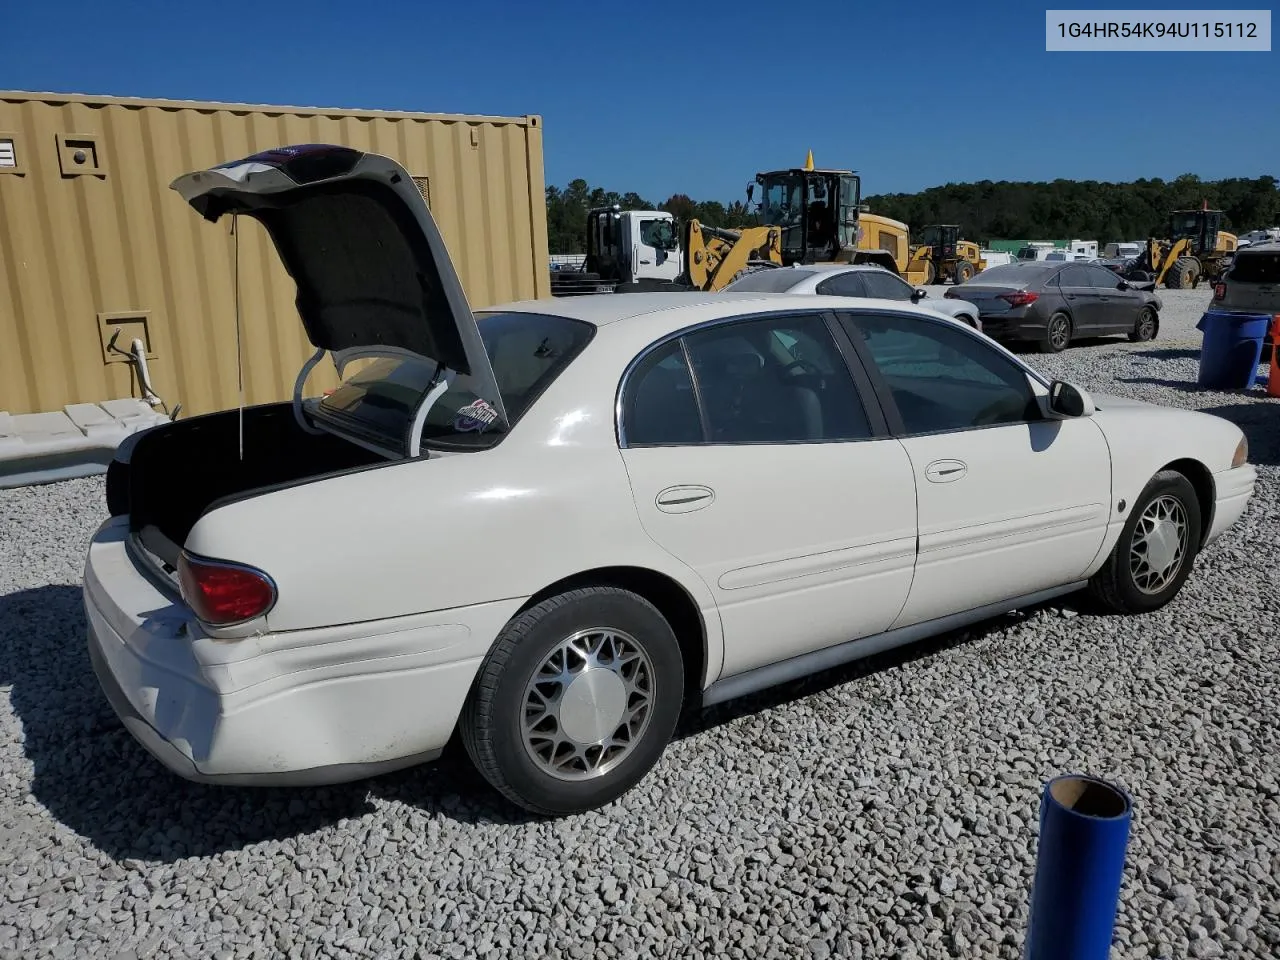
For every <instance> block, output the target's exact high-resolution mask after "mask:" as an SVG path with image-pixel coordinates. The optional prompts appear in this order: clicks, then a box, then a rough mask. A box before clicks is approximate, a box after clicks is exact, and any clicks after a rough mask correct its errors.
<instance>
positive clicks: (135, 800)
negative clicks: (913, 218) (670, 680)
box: [0, 291, 1280, 960]
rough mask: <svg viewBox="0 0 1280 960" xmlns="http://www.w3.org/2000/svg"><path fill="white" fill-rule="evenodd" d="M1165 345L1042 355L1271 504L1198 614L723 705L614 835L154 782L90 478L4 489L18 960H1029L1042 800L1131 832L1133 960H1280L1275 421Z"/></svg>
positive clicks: (1069, 620)
mask: <svg viewBox="0 0 1280 960" xmlns="http://www.w3.org/2000/svg"><path fill="white" fill-rule="evenodd" d="M1206 297H1207V293H1206V292H1205V291H1193V292H1179V293H1169V294H1166V295H1165V299H1166V310H1165V315H1164V319H1163V329H1162V332H1161V336H1160V338H1159V339H1158V340H1157V341H1156V342H1155V343H1153V344H1146V345H1133V344H1129V343H1128V342H1127V341H1124V340H1123V339H1121V340H1110V341H1105V342H1098V343H1091V344H1085V345H1082V346H1079V347H1076V348H1073V349H1071V350H1069V351H1068V352H1067V353H1066V354H1063V355H1060V356H1055V357H1050V358H1035V360H1036V362H1037V363H1039V364H1040V365H1041V366H1042V367H1043V368H1044V369H1046V370H1047V371H1049V372H1052V373H1053V374H1056V375H1060V376H1064V377H1070V378H1072V379H1074V380H1076V381H1078V382H1080V383H1082V384H1083V385H1084V386H1086V387H1087V388H1090V389H1095V390H1098V391H1103V390H1106V391H1112V392H1116V393H1121V394H1125V395H1128V396H1132V397H1137V398H1143V399H1153V400H1156V401H1159V402H1162V403H1166V404H1172V405H1177V406H1184V407H1196V408H1201V409H1206V410H1210V411H1212V412H1215V413H1219V414H1221V415H1224V416H1227V417H1229V418H1231V419H1233V420H1235V421H1236V422H1237V423H1240V424H1241V425H1242V426H1243V427H1244V428H1245V429H1246V430H1247V431H1248V433H1249V437H1250V443H1251V450H1252V459H1253V460H1254V462H1255V463H1258V464H1259V465H1260V469H1261V474H1262V475H1261V480H1260V484H1259V488H1258V493H1257V496H1256V499H1255V501H1254V502H1253V505H1252V506H1251V508H1250V510H1249V512H1248V514H1247V515H1246V517H1245V518H1244V520H1243V521H1242V522H1241V523H1240V524H1239V525H1238V526H1237V527H1236V528H1235V529H1234V530H1233V531H1232V532H1231V533H1230V534H1229V535H1227V536H1226V537H1225V538H1224V539H1223V540H1222V541H1220V542H1219V543H1217V544H1215V545H1214V546H1213V547H1211V548H1210V549H1209V550H1208V551H1207V552H1206V553H1205V554H1204V555H1203V556H1202V558H1201V560H1200V561H1199V563H1198V566H1197V570H1196V573H1195V574H1194V575H1193V577H1192V579H1191V580H1190V582H1189V583H1188V585H1187V587H1186V589H1185V590H1184V591H1183V593H1182V594H1181V596H1180V597H1179V599H1178V600H1177V601H1175V602H1174V603H1173V604H1171V605H1170V606H1169V607H1167V608H1165V609H1164V610H1162V611H1160V612H1158V613H1155V614H1152V615H1149V616H1146V617H1140V618H1124V619H1122V618H1116V617H1104V616H1093V615H1088V614H1085V613H1080V612H1078V611H1076V610H1075V609H1073V608H1071V607H1069V606H1068V607H1061V606H1054V607H1049V608H1043V609H1039V610H1035V611H1031V612H1028V613H1023V614H1019V615H1011V616H1009V617H1005V618H1002V619H999V620H997V621H993V622H990V623H987V624H984V625H982V626H980V627H978V628H976V629H971V630H969V631H966V632H964V633H963V634H960V635H953V636H950V637H947V638H943V639H941V640H938V641H934V642H930V643H927V644H924V645H921V646H917V647H915V648H912V649H911V650H910V651H909V652H907V653H905V654H899V655H897V656H893V657H884V658H879V659H877V660H875V661H873V662H870V663H864V664H861V665H857V666H854V667H850V668H847V669H844V670H841V671H839V672H837V673H834V674H832V675H828V676H824V677H821V678H811V679H810V680H807V681H805V682H802V683H798V684H791V685H788V686H786V687H784V688H782V689H780V690H775V691H771V692H769V693H768V694H766V695H761V696H757V697H754V698H750V699H748V700H746V701H743V702H739V703H733V704H725V705H722V706H721V707H718V708H716V709H714V710H713V711H710V712H709V713H707V714H706V715H705V716H704V717H702V718H701V719H700V720H699V721H698V722H696V723H695V724H694V725H693V726H692V727H691V728H690V729H688V730H685V731H684V732H683V733H682V736H681V738H680V739H678V740H677V742H676V743H675V744H673V745H672V747H671V748H670V749H669V750H668V752H667V754H666V756H665V758H664V760H663V761H662V762H661V764H660V765H659V767H658V768H657V770H656V771H655V772H654V774H653V775H651V776H650V777H649V778H648V779H647V780H646V781H645V782H644V783H643V784H642V785H641V786H640V787H639V788H638V789H637V790H635V791H634V792H633V793H631V794H630V795H629V796H627V797H626V798H624V799H623V800H622V801H620V802H619V803H618V804H616V805H614V806H613V807H611V808H610V809H608V810H605V811H603V812H599V813H596V814H593V815H588V816H582V817H578V818H574V819H570V820H564V821H559V822H542V821H531V820H527V819H525V818H523V817H521V816H520V815H519V814H517V813H514V812H513V811H512V810H511V809H510V808H508V807H506V806H504V805H503V804H501V803H500V802H498V801H496V800H495V799H494V798H493V796H492V795H491V794H490V793H489V792H488V791H487V790H485V789H483V788H481V787H480V786H479V784H478V783H477V780H476V778H475V776H474V775H472V774H470V773H469V772H468V771H467V769H466V767H465V766H463V765H462V764H459V763H457V762H444V763H442V764H438V765H435V766H432V767H426V768H421V769H417V770H412V771H406V772H404V773H400V774H394V775H391V776H388V777H384V778H381V779H378V780H374V781H368V782H365V783H360V784H352V785H348V786H341V787H331V788H325V789H313V790H265V791H247V790H237V789H229V788H209V787H200V786H195V785H192V784H187V783H184V782H182V781H179V780H177V779H175V778H173V777H171V776H169V775H168V774H166V773H165V772H164V771H163V770H162V769H161V768H160V767H159V765H158V764H157V763H155V762H154V761H152V760H151V759H150V758H149V757H148V756H147V755H146V754H145V753H144V752H143V751H142V749H141V748H140V747H138V746H136V745H135V743H134V742H133V740H132V739H131V738H130V737H129V735H128V734H127V733H125V731H124V730H123V729H122V728H121V726H120V724H119V723H118V722H117V721H116V719H115V717H114V716H113V715H112V714H111V712H110V710H109V708H108V707H107V705H106V703H105V701H104V700H103V698H102V696H101V695H100V693H99V691H98V688H97V686H96V684H95V681H94V679H93V677H92V674H91V672H90V668H89V665H88V663H87V659H86V656H85V654H84V643H83V634H84V630H85V624H84V616H83V613H82V611H81V607H80V599H79V591H78V586H77V585H78V582H79V576H80V564H81V556H82V551H83V548H84V545H85V542H86V540H87V538H88V537H89V535H90V533H91V530H92V529H93V527H94V526H95V525H96V524H97V523H98V522H99V520H100V519H101V518H102V517H103V515H104V512H103V507H102V484H101V482H100V481H99V480H97V479H90V480H79V481H72V482H67V483H61V484H57V485H52V486H47V487H40V488H28V489H22V490H15V491H0V638H2V642H0V872H2V873H3V874H4V875H5V876H6V877H7V880H6V881H5V883H4V886H3V894H2V895H0V956H2V957H23V958H27V957H45V956H53V957H71V956H83V955H93V956H106V957H110V956H113V955H116V953H117V952H120V954H119V955H120V956H125V957H131V958H133V957H137V958H142V957H149V956H166V957H167V956H191V957H210V956H212V957H250V956H253V957H266V956H290V957H316V956H324V957H401V956H403V957H412V956H424V957H425V956H440V957H499V956H508V955H510V956H567V957H574V958H578V957H589V956H590V957H615V956H616V957H628V956H641V957H675V956H679V957H690V956H704V955H706V956H711V955H716V956H727V957H744V958H745V957H752V958H754V957H773V956H796V957H804V958H823V957H828V956H841V957H855V958H856V957H865V958H890V957H897V958H908V957H918V958H927V957H964V958H973V957H1007V958H1011V960H1012V958H1016V957H1018V955H1019V953H1018V951H1019V946H1020V944H1021V942H1022V934H1023V929H1024V927H1025V923H1026V915H1027V898H1028V890H1029V885H1030V880H1031V876H1032V871H1033V866H1034V849H1035V837H1036V817H1037V810H1038V804H1039V790H1040V787H1041V784H1042V783H1043V781H1044V780H1045V779H1047V778H1048V777H1051V776H1053V775H1055V774H1058V773H1062V772H1066V771H1077V770H1083V771H1088V772H1092V773H1095V774H1098V775H1101V776H1105V777H1108V778H1113V779H1115V780H1117V781H1119V782H1121V783H1123V784H1124V785H1126V786H1127V787H1128V788H1129V789H1130V790H1131V791H1132V793H1133V796H1134V800H1135V816H1134V823H1133V831H1132V837H1131V843H1130V851H1129V858H1128V868H1127V872H1126V877H1125V884H1124V890H1123V899H1122V904H1121V907H1120V912H1119V919H1118V926H1117V931H1116V948H1115V950H1114V954H1113V955H1114V956H1115V957H1126V958H1127V957H1186V956H1191V957H1197V958H1201V957H1216V956H1230V957H1275V956H1277V955H1280V840H1278V839H1277V836H1278V834H1280V832H1278V830H1277V828H1278V827H1280V782H1278V780H1277V776H1278V774H1277V760H1276V756H1277V755H1276V752H1275V747H1274V742H1275V731H1276V728H1277V724H1280V657H1277V652H1278V651H1277V647H1278V646H1280V635H1278V633H1277V631H1275V630H1274V628H1273V626H1272V625H1273V624H1274V617H1275V608H1276V593H1277V586H1278V585H1280V584H1278V582H1277V576H1276V573H1275V571H1276V570H1277V568H1280V529H1278V523H1277V509H1278V507H1280V483H1278V482H1277V481H1278V479H1280V466H1278V465H1280V419H1277V415H1276V407H1275V404H1276V401H1267V400H1265V399H1261V391H1260V390H1255V391H1253V393H1252V395H1249V396H1243V395H1239V394H1235V395H1216V394H1205V393H1201V392H1198V391H1196V390H1195V388H1194V383H1195V376H1196V365H1197V360H1196V349H1197V346H1198V339H1199V336H1198V334H1197V333H1196V332H1195V330H1194V324H1195V321H1196V319H1197V318H1198V317H1199V315H1200V313H1201V311H1202V310H1203V308H1204V305H1205V301H1206Z"/></svg>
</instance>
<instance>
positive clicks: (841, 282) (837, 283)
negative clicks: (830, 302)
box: [818, 270, 867, 297]
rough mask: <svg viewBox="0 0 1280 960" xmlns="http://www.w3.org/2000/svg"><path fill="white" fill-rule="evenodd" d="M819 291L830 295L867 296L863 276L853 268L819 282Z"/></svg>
mask: <svg viewBox="0 0 1280 960" xmlns="http://www.w3.org/2000/svg"><path fill="white" fill-rule="evenodd" d="M818 293H820V294H823V295H824V296H830V297H865V296H866V295H867V294H866V292H865V291H864V289H863V287H862V278H861V277H860V276H858V274H857V273H855V272H853V271H852V270H850V271H848V272H846V273H837V274H836V275H835V276H834V277H828V278H827V279H826V280H823V281H822V282H821V283H820V284H818Z"/></svg>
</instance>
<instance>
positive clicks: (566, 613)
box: [460, 587, 684, 816]
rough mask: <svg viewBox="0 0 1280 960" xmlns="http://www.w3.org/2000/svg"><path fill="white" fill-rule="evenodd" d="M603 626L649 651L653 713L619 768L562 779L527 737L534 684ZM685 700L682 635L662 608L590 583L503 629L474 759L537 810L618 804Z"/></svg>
mask: <svg viewBox="0 0 1280 960" xmlns="http://www.w3.org/2000/svg"><path fill="white" fill-rule="evenodd" d="M594 628H603V629H610V630H617V631H621V632H623V633H625V634H628V635H629V637H630V638H632V639H634V640H635V642H636V643H637V644H638V645H639V647H640V648H641V649H642V650H643V652H644V654H645V655H646V656H647V657H648V661H649V665H650V666H651V667H652V687H651V689H652V690H653V696H652V699H651V704H650V713H649V718H648V722H647V724H646V725H645V726H644V728H643V730H642V731H641V732H640V733H639V739H638V740H637V741H635V743H634V744H633V745H632V746H631V747H630V749H629V751H628V752H626V753H624V754H623V755H622V757H621V758H620V760H618V761H617V765H616V766H614V767H613V768H612V769H610V770H608V771H607V772H605V773H603V774H598V775H595V776H593V777H591V778H590V779H576V780H566V779H560V778H559V777H557V776H555V775H554V774H552V773H550V772H548V771H546V770H544V769H543V768H542V767H541V766H539V764H538V763H537V762H535V760H534V758H533V756H532V754H531V751H530V750H529V749H528V748H526V746H525V740H524V736H525V735H524V730H523V720H524V715H525V701H526V697H527V696H528V694H527V692H526V688H527V687H528V685H529V683H530V681H531V680H532V678H533V676H534V673H535V671H537V670H539V669H540V668H541V666H542V664H543V662H544V660H546V659H547V657H548V656H550V655H551V654H552V652H553V651H554V650H555V649H556V647H557V646H558V645H559V644H560V643H562V642H563V641H565V640H566V639H568V638H570V637H572V636H573V635H574V634H575V633H578V632H580V631H586V630H591V629H594ZM683 700H684V661H683V658H682V656H681V653H680V644H679V642H678V641H677V639H676V635H675V633H674V632H673V631H672V629H671V625H670V624H669V623H667V621H666V619H665V618H664V617H663V616H662V614H661V613H659V612H658V610H657V608H656V607H654V606H653V604H651V603H649V602H648V601H647V600H645V599H644V598H643V597H640V596H638V595H636V594H634V593H631V592H630V591H627V590H622V589H619V588H617V587H585V588H582V589H578V590H571V591H569V592H567V593H563V594H560V595H558V596H555V597H551V598H550V599H548V600H544V601H542V602H541V603H539V604H536V605H535V606H533V607H530V608H529V609H528V610H526V611H524V612H523V613H521V614H520V615H518V616H516V617H515V618H513V619H512V620H511V621H510V622H509V623H508V624H507V625H506V626H505V627H504V628H503V630H502V633H501V634H499V636H498V639H497V642H496V643H495V644H494V646H493V649H491V650H490V651H489V654H488V656H487V657H486V658H485V660H484V663H483V664H481V666H480V670H479V672H478V673H477V675H476V680H475V683H474V685H473V686H472V689H471V692H470V694H469V695H468V697H467V702H466V705H465V706H464V707H463V711H462V718H461V722H460V732H461V735H462V742H463V745H464V746H465V747H466V750H467V754H468V755H469V756H470V757H471V762H472V763H473V764H475V766H476V769H477V770H479V771H480V774H481V775H482V776H483V777H484V778H485V780H487V781H488V782H489V783H490V785H492V786H493V788H494V789H496V790H497V791H498V792H499V793H501V794H502V795H503V796H505V797H506V798H507V799H509V800H511V801H512V802H513V803H515V804H517V805H519V806H521V807H523V808H524V809H526V810H529V811H531V812H532V813H535V814H540V815H544V816H563V815H568V814H574V813H582V812H584V811H587V810H591V809H594V808H596V807H600V806H603V805H605V804H607V803H610V802H611V801H613V800H615V799H617V798H618V797H620V796H621V795H622V794H624V793H626V792H627V791H628V790H630V789H631V788H632V787H634V786H635V785H636V784H637V783H639V782H640V780H641V779H643V778H644V776H645V775H646V774H647V773H648V772H649V770H650V769H652V767H653V765H654V764H655V763H657V761H658V758H659V757H661V756H662V752H663V750H665V749H666V746H667V743H668V742H669V741H670V740H671V735H672V734H673V733H674V731H675V727H676V721H677V720H678V719H679V717H680V711H681V707H682V705H683ZM556 728H557V729H559V727H558V723H557V725H556Z"/></svg>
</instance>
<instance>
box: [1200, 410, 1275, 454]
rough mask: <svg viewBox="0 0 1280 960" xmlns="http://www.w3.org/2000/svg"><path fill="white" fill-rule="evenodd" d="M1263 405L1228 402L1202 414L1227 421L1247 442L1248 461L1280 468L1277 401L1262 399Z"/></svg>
mask: <svg viewBox="0 0 1280 960" xmlns="http://www.w3.org/2000/svg"><path fill="white" fill-rule="evenodd" d="M1261 399H1263V400H1267V401H1269V402H1266V403H1230V404H1226V405H1225V406H1221V407H1208V408H1206V409H1205V411H1204V412H1205V413H1211V414H1213V415H1214V416H1215V417H1222V418H1223V419H1224V420H1230V421H1231V422H1232V423H1234V424H1235V425H1236V426H1237V427H1239V428H1240V429H1241V430H1243V431H1244V435H1245V436H1246V437H1247V438H1248V439H1249V462H1250V463H1252V464H1253V465H1254V466H1259V465H1263V466H1272V467H1274V466H1280V399H1276V398H1272V397H1266V396H1263V397H1262V398H1261Z"/></svg>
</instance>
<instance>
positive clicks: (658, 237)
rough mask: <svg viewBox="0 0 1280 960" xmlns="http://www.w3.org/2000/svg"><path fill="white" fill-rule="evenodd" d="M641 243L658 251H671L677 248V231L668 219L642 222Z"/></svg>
mask: <svg viewBox="0 0 1280 960" xmlns="http://www.w3.org/2000/svg"><path fill="white" fill-rule="evenodd" d="M640 242H641V243H643V244H644V245H645V246H647V247H653V248H655V249H657V250H671V249H674V248H675V246H676V235H675V229H674V228H673V227H672V226H671V221H670V220H667V219H665V218H664V219H652V220H641V221H640Z"/></svg>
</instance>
